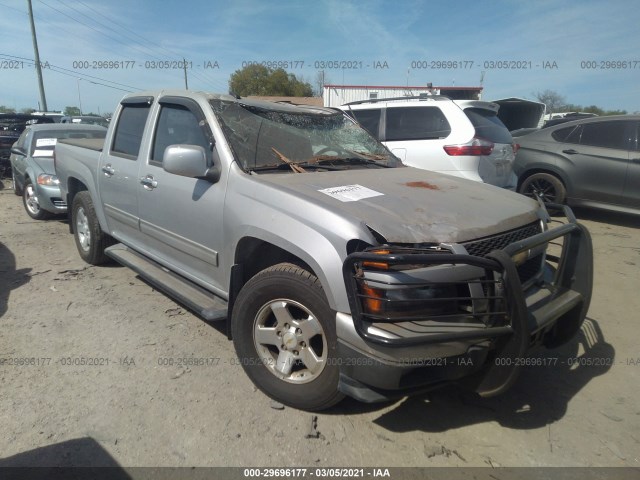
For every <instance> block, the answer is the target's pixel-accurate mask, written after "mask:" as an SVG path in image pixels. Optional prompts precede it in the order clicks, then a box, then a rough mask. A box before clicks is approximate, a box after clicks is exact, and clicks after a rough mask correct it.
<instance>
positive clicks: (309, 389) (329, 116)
mask: <svg viewBox="0 0 640 480" xmlns="http://www.w3.org/2000/svg"><path fill="white" fill-rule="evenodd" d="M55 158H56V171H57V172H58V175H59V179H60V188H61V190H62V193H63V195H64V198H66V199H67V203H68V204H69V205H70V212H69V213H70V226H71V228H72V230H73V234H74V239H75V243H76V246H77V248H78V253H79V254H80V256H81V257H82V258H83V259H84V260H85V261H86V262H88V263H91V264H93V265H98V264H100V263H103V262H104V261H105V260H106V259H107V258H108V257H110V258H113V259H115V260H116V261H118V262H120V263H122V264H124V265H126V266H128V267H129V268H131V269H133V270H134V271H135V272H136V273H137V274H138V275H140V276H142V277H143V278H145V279H146V280H147V281H148V282H150V283H151V284H153V285H154V286H155V287H157V288H159V289H161V290H163V291H165V292H167V293H168V294H170V295H172V296H173V297H175V298H176V299H177V300H178V301H180V302H181V303H182V304H184V305H186V306H188V307H189V308H191V309H192V310H193V311H195V312H197V313H198V314H199V315H200V316H202V317H203V318H205V319H207V320H208V321H222V322H226V326H227V334H228V335H229V337H230V338H232V339H233V342H234V346H235V350H236V354H237V362H238V363H240V364H241V365H242V367H243V368H244V370H245V372H246V373H247V374H248V376H249V377H250V378H251V380H252V381H253V382H254V383H255V385H256V386H257V387H258V388H260V389H261V390H262V391H264V392H265V393H266V394H267V395H269V396H271V397H272V398H274V399H276V400H278V401H280V402H282V403H285V404H287V405H291V406H294V407H297V408H302V409H308V410H319V409H323V408H328V407H330V406H331V405H333V404H335V403H336V402H338V401H339V400H340V399H341V398H342V397H343V396H344V395H345V394H346V395H350V396H352V397H355V398H357V399H360V400H363V401H368V402H372V401H381V400H385V399H389V398H394V397H398V396H404V395H406V394H408V393H415V392H417V391H420V390H425V389H431V388H435V387H436V386H439V385H444V384H447V383H462V384H466V385H467V387H469V388H472V389H473V390H475V391H477V392H479V393H481V394H482V395H487V396H490V395H497V394H499V393H501V392H504V391H505V390H506V389H508V388H509V386H510V385H512V384H513V382H514V380H515V378H516V376H517V375H518V372H519V371H520V368H519V366H520V365H522V364H523V363H522V362H523V359H524V358H525V357H526V355H527V352H528V351H529V349H531V348H533V347H534V346H540V345H546V346H555V345H559V344H562V343H564V342H566V341H568V340H569V339H571V338H572V337H573V335H574V334H575V333H576V332H577V331H578V330H579V329H580V325H581V324H582V322H583V319H584V318H585V315H586V312H587V309H588V306H589V300H590V297H591V288H592V251H591V243H590V237H589V233H588V231H587V230H586V229H585V228H584V227H583V226H581V225H580V224H578V223H576V222H575V219H574V218H573V216H572V215H571V214H570V210H569V209H568V207H567V215H568V219H567V223H566V224H564V225H562V226H560V227H557V228H550V226H549V225H548V223H547V221H548V215H547V213H546V211H545V208H544V205H542V204H540V203H539V202H537V201H534V200H532V199H530V198H526V197H524V196H522V195H518V194H516V193H515V192H509V191H504V190H503V189H499V188H494V187H490V186H487V185H484V184H482V183H478V182H473V181H468V180H464V179H460V178H455V177H452V176H450V175H442V174H438V173H433V172H428V171H425V170H420V169H416V168H410V167H406V166H404V165H402V164H401V163H400V162H399V161H397V158H396V157H394V156H393V155H392V154H391V153H390V152H389V151H388V150H387V149H386V148H385V147H384V146H383V145H381V144H380V143H379V142H378V141H377V140H375V139H374V138H373V137H372V136H371V135H370V134H368V133H367V132H365V131H364V130H363V129H362V128H361V127H360V126H359V125H358V124H357V123H355V122H354V121H353V120H352V119H351V118H349V117H347V116H346V115H344V114H343V113H342V112H339V111H336V110H334V109H327V108H319V107H308V106H305V107H298V106H293V105H287V104H281V103H273V102H261V101H257V100H249V99H238V98H235V97H233V96H230V95H216V94H208V93H204V92H194V91H188V90H187V91H185V90H175V91H169V90H165V91H152V92H143V93H139V94H133V95H129V96H127V97H125V98H124V99H123V100H122V101H121V103H120V105H118V108H117V109H116V111H115V114H114V118H113V120H112V122H111V125H110V126H109V131H108V132H107V137H106V139H105V140H86V141H82V142H81V141H78V140H73V139H68V140H61V141H60V142H58V145H57V146H56V157H55ZM560 238H562V239H563V240H564V242H565V248H564V249H563V250H562V253H561V255H560V257H561V258H558V257H555V256H547V255H546V254H545V251H546V248H547V245H548V242H551V241H555V240H558V239H560ZM557 262H559V264H558V263H557ZM554 265H559V266H560V268H558V269H557V270H556V269H555V268H554ZM132 315H135V312H132ZM210 353H211V352H209V354H210ZM221 365H222V362H221ZM212 381H215V378H213V377H212ZM549 388H550V389H551V390H552V386H551V385H550V386H549Z"/></svg>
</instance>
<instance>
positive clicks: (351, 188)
mask: <svg viewBox="0 0 640 480" xmlns="http://www.w3.org/2000/svg"><path fill="white" fill-rule="evenodd" d="M318 191H319V192H320V193H324V194H325V195H329V196H330V197H333V198H335V199H336V200H340V201H341V202H357V201H358V200H362V199H363V198H370V197H378V196H380V195H384V193H380V192H376V191H375V190H371V189H370V188H367V187H363V186H362V185H343V186H341V187H331V188H323V189H322V190H318Z"/></svg>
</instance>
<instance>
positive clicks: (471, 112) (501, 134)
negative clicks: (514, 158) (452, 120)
mask: <svg viewBox="0 0 640 480" xmlns="http://www.w3.org/2000/svg"><path fill="white" fill-rule="evenodd" d="M464 113H465V114H466V115H467V118H469V120H471V123H472V124H473V126H474V128H475V129H476V136H477V137H479V138H482V139H484V140H489V141H490V142H493V143H513V137H512V136H511V134H510V133H509V130H508V129H507V127H505V126H504V123H502V121H501V120H500V119H499V118H498V115H497V114H496V113H495V112H493V111H491V110H485V109H484V108H466V109H465V110H464Z"/></svg>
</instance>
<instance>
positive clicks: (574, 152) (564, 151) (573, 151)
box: [562, 148, 580, 155]
mask: <svg viewBox="0 0 640 480" xmlns="http://www.w3.org/2000/svg"><path fill="white" fill-rule="evenodd" d="M562 153H568V154H569V155H575V154H576V153H580V152H578V151H577V150H574V149H573V148H570V149H569V150H562Z"/></svg>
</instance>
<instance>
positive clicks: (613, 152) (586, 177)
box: [556, 120, 634, 204]
mask: <svg viewBox="0 0 640 480" xmlns="http://www.w3.org/2000/svg"><path fill="white" fill-rule="evenodd" d="M633 123H634V122H630V121H626V120H615V121H602V122H588V123H583V124H582V125H580V126H579V127H578V128H579V130H576V131H575V132H573V133H571V135H570V136H569V137H568V138H567V140H566V142H567V143H561V144H559V145H557V146H556V153H557V154H558V155H559V156H560V157H561V158H564V160H565V162H566V164H567V165H569V167H568V168H567V167H565V170H566V171H567V174H568V177H569V179H570V181H571V184H572V186H573V188H572V195H571V196H572V197H575V198H577V199H582V200H592V201H596V202H602V203H611V204H619V203H621V201H622V191H623V187H624V182H625V177H626V175H627V168H628V165H629V148H630V137H631V134H632V127H633ZM578 137H579V139H578ZM576 142H579V143H578V144H576Z"/></svg>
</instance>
